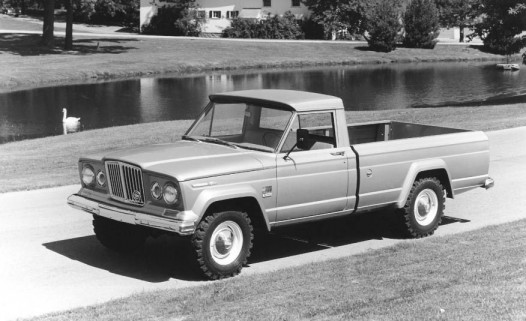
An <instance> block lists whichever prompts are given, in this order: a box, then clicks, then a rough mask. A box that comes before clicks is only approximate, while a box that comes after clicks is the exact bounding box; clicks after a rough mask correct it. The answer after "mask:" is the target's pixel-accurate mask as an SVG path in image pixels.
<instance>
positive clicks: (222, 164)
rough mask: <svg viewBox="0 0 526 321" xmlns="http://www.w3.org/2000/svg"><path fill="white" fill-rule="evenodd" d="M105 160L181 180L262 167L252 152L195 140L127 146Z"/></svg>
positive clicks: (107, 156)
mask: <svg viewBox="0 0 526 321" xmlns="http://www.w3.org/2000/svg"><path fill="white" fill-rule="evenodd" d="M104 160H118V161H123V162H126V163H131V164H134V165H138V166H140V167H141V168H142V169H143V170H147V171H152V172H157V173H161V174H166V175H169V176H172V177H175V178H176V179H177V180H178V181H181V182H182V181H187V180H192V179H197V178H205V177H213V176H218V175H227V174H233V173H237V172H246V171H254V170H259V169H262V168H263V164H262V163H261V162H260V161H259V160H258V159H257V158H256V157H255V155H254V152H253V151H249V150H245V149H234V148H231V147H228V146H222V145H217V144H212V143H201V142H193V141H179V142H176V143H173V144H163V145H150V146H144V147H138V148H133V149H125V150H121V151H116V152H113V153H110V154H106V157H104Z"/></svg>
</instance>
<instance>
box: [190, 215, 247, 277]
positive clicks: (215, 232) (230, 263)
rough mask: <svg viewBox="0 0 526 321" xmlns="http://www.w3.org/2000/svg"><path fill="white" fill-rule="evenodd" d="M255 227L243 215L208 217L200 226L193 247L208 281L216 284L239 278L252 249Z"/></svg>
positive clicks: (195, 234)
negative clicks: (223, 280)
mask: <svg viewBox="0 0 526 321" xmlns="http://www.w3.org/2000/svg"><path fill="white" fill-rule="evenodd" d="M252 239H253V234H252V225H251V222H250V219H249V218H248V215H247V214H246V213H242V212H234V211H227V212H220V213H214V214H212V215H209V216H207V217H205V218H204V219H203V220H202V221H201V223H199V225H198V226H197V229H196V232H195V233H194V235H193V237H192V245H193V247H194V250H195V252H196V254H197V261H198V263H199V266H200V268H201V270H202V271H203V272H204V274H205V275H206V277H208V278H209V279H212V280H216V279H222V278H225V277H231V276H234V275H237V274H238V273H239V272H240V271H241V269H242V267H243V265H245V264H246V262H247V259H248V257H249V256H250V249H251V248H252Z"/></svg>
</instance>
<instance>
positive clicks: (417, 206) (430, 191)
mask: <svg viewBox="0 0 526 321" xmlns="http://www.w3.org/2000/svg"><path fill="white" fill-rule="evenodd" d="M445 203H446V198H445V193H444V187H443V186H442V184H441V183H440V181H439V180H438V179H437V178H435V177H426V178H422V179H419V180H417V181H415V182H414V183H413V187H412V188H411V192H410V193H409V196H408V197H407V201H406V203H405V207H404V208H403V211H402V214H403V216H404V219H405V225H406V227H407V232H408V233H409V235H410V236H411V237H414V238H421V237H426V236H429V235H432V234H433V233H434V232H435V230H436V229H437V228H438V225H439V224H440V222H441V221H442V215H444V209H445Z"/></svg>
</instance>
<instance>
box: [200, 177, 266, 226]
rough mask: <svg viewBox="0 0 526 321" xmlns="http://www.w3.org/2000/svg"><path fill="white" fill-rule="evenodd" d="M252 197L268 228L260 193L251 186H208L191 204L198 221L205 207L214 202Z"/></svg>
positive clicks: (204, 211) (205, 209)
mask: <svg viewBox="0 0 526 321" xmlns="http://www.w3.org/2000/svg"><path fill="white" fill-rule="evenodd" d="M247 197H248V198H253V199H254V200H256V202H257V203H258V206H259V208H260V210H261V213H263V220H264V221H265V225H266V226H267V229H269V230H270V223H269V220H268V217H267V216H266V215H265V214H264V213H265V207H264V206H263V204H262V202H261V199H260V197H261V195H260V194H258V192H257V191H256V190H255V188H254V187H253V186H250V185H242V186H230V187H225V186H220V187H218V188H216V189H213V188H209V189H205V190H203V191H202V192H201V193H200V194H199V196H198V197H197V199H196V200H195V202H194V204H193V206H192V209H191V210H192V212H194V213H195V214H196V215H197V216H198V217H199V218H198V220H197V221H198V222H199V221H200V220H201V219H202V218H203V215H204V214H205V213H206V211H207V209H208V208H209V207H210V206H211V205H212V204H214V203H216V202H221V201H232V202H235V200H236V199H241V198H247Z"/></svg>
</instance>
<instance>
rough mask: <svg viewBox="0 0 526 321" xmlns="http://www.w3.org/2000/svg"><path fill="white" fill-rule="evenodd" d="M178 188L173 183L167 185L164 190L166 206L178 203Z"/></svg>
mask: <svg viewBox="0 0 526 321" xmlns="http://www.w3.org/2000/svg"><path fill="white" fill-rule="evenodd" d="M177 194H178V193H177V188H175V186H173V185H172V184H171V183H167V184H166V185H164V188H163V198H164V201H165V202H166V204H170V205H172V204H175V203H177V196H178V195H177Z"/></svg>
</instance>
